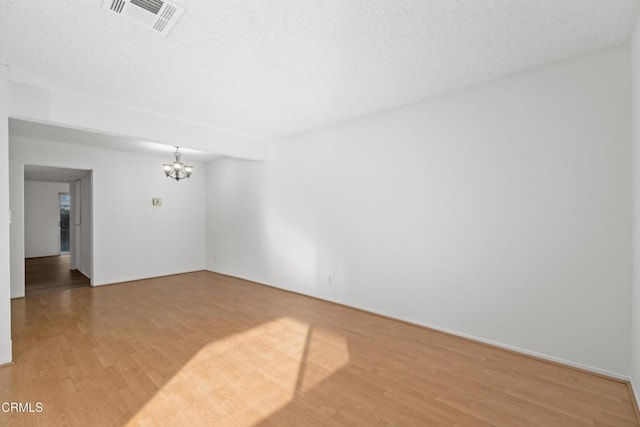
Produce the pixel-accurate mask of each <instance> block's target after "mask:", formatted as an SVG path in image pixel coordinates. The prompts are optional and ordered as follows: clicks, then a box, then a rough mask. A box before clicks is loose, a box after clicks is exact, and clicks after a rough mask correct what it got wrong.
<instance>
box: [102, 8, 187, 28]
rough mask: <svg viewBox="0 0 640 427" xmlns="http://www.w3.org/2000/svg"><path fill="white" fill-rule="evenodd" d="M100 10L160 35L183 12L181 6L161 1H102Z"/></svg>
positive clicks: (171, 25) (173, 23) (170, 26)
mask: <svg viewBox="0 0 640 427" xmlns="http://www.w3.org/2000/svg"><path fill="white" fill-rule="evenodd" d="M102 8H103V9H108V10H110V11H112V12H114V13H117V14H118V15H121V16H124V17H125V18H128V19H130V20H132V21H134V22H137V23H138V24H140V25H142V26H143V27H147V28H150V29H152V30H154V31H156V32H158V33H160V34H167V33H168V32H169V31H171V28H173V26H174V25H175V23H176V21H178V18H180V15H182V12H184V8H183V7H182V6H179V5H177V4H175V3H173V2H168V1H163V0H103V3H102Z"/></svg>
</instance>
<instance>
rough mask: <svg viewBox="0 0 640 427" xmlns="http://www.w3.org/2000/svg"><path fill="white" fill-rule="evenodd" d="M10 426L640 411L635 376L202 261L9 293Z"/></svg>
mask: <svg viewBox="0 0 640 427" xmlns="http://www.w3.org/2000/svg"><path fill="white" fill-rule="evenodd" d="M12 320H13V342H14V356H15V362H16V363H15V364H14V365H11V366H6V367H3V368H0V402H12V401H13V402H22V403H26V402H29V403H31V404H32V405H33V407H35V404H36V403H37V402H41V403H42V405H43V411H42V412H41V413H37V412H36V413H15V412H10V413H3V412H1V411H0V425H12V426H13V425H15V426H56V425H70V426H103V425H104V426H120V425H132V426H133V425H136V426H137V425H139V426H200V425H212V426H356V425H361V426H374V425H387V426H415V425H420V426H423V425H463V426H485V425H502V426H518V425H538V426H558V425H562V426H564V425H567V426H574V425H575V426H580V425H583V426H587V425H589V426H593V425H598V426H637V425H638V424H637V420H636V417H635V413H634V409H633V406H632V403H631V400H630V395H629V393H628V389H627V386H626V385H625V384H623V383H620V382H617V381H614V380H610V379H606V378H603V377H600V376H596V375H592V374H589V373H586V372H582V371H578V370H575V369H571V368H566V367H562V366H558V365H555V364H552V363H547V362H543V361H540V360H536V359H532V358H529V357H526V356H523V355H519V354H515V353H511V352H508V351H503V350H500V349H497V348H493V347H490V346H486V345H482V344H479V343H475V342H472V341H468V340H464V339H461V338H456V337H453V336H450V335H446V334H443V333H439V332H436V331H432V330H429V329H424V328H420V327H417V326H412V325H408V324H405V323H402V322H398V321H394V320H391V319H386V318H383V317H379V316H376V315H371V314H367V313H364V312H361V311H358V310H354V309H350V308H347V307H343V306H339V305H335V304H331V303H328V302H323V301H320V300H316V299H313V298H307V297H303V296H300V295H296V294H292V293H289V292H284V291H280V290H276V289H273V288H269V287H266V286H262V285H258V284H254V283H250V282H246V281H243V280H240V279H234V278H230V277H227V276H222V275H218V274H214V273H208V272H197V273H189V274H184V275H177V276H169V277H164V278H158V279H150V280H144V281H138V282H129V283H125V284H119V285H112V286H104V287H98V288H75V289H67V290H64V291H60V292H49V293H42V294H38V295H34V296H32V297H27V298H24V299H18V300H13V301H12Z"/></svg>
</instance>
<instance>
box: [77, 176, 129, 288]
mask: <svg viewBox="0 0 640 427" xmlns="http://www.w3.org/2000/svg"><path fill="white" fill-rule="evenodd" d="M78 190H79V191H78V194H79V196H80V197H79V201H80V203H78V208H79V209H80V211H79V218H78V219H79V220H78V221H77V224H78V225H77V228H76V230H77V232H78V233H77V236H78V240H77V244H76V246H75V249H76V268H77V269H78V271H79V272H80V273H82V274H84V275H85V276H87V277H89V278H93V265H92V257H91V252H92V247H93V241H92V236H93V225H92V217H93V212H92V208H91V206H92V204H93V202H92V198H93V193H92V177H91V174H89V175H87V176H83V177H82V178H81V179H80V180H79V186H78ZM125 238H126V236H125ZM92 284H93V282H92Z"/></svg>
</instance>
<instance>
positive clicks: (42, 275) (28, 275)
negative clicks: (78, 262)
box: [24, 254, 89, 296]
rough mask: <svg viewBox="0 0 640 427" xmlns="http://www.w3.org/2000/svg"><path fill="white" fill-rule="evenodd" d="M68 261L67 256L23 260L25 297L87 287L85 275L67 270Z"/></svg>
mask: <svg viewBox="0 0 640 427" xmlns="http://www.w3.org/2000/svg"><path fill="white" fill-rule="evenodd" d="M69 261H70V259H69V255H68V254H67V255H59V256H48V257H40V258H27V259H25V260H24V282H25V283H24V285H25V295H26V296H29V295H35V294H40V293H46V292H55V291H60V290H63V289H71V288H80V287H87V286H89V279H88V278H87V277H86V276H85V275H83V274H82V273H80V272H79V271H78V270H69Z"/></svg>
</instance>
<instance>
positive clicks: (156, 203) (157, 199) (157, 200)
mask: <svg viewBox="0 0 640 427" xmlns="http://www.w3.org/2000/svg"><path fill="white" fill-rule="evenodd" d="M151 204H152V205H153V206H162V199H161V198H160V197H154V198H153V199H151Z"/></svg>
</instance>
